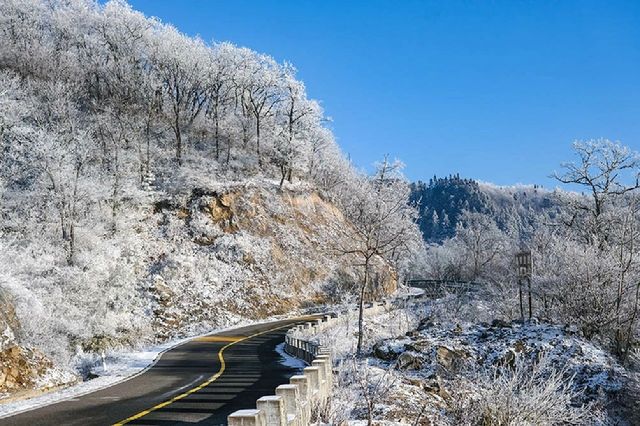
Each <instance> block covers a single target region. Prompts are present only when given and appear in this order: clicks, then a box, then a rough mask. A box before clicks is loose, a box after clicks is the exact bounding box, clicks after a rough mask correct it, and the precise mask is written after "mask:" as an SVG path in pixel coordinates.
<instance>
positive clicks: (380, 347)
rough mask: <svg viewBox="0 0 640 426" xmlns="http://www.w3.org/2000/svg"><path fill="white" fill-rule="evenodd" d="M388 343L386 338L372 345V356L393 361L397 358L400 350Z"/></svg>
mask: <svg viewBox="0 0 640 426" xmlns="http://www.w3.org/2000/svg"><path fill="white" fill-rule="evenodd" d="M390 343H391V342H390V341H388V340H383V341H381V342H377V343H376V344H375V345H373V354H374V356H375V357H376V358H379V359H381V360H384V361H394V360H395V359H397V358H398V355H399V354H400V350H399V349H398V348H397V347H395V346H394V345H391V344H390Z"/></svg>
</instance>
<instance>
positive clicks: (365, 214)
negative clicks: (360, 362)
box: [339, 157, 420, 355]
mask: <svg viewBox="0 0 640 426" xmlns="http://www.w3.org/2000/svg"><path fill="white" fill-rule="evenodd" d="M401 170H402V164H401V163H400V162H397V161H396V162H390V161H388V159H387V158H386V157H385V159H384V160H383V161H382V162H381V163H380V164H378V165H377V167H376V172H375V174H374V175H373V176H371V177H369V176H360V177H359V180H360V181H359V182H358V184H357V185H355V187H354V189H355V191H354V192H352V193H351V196H350V197H349V198H348V199H346V200H344V202H343V208H344V211H345V214H346V216H347V218H348V219H349V220H350V221H351V223H352V224H353V226H352V227H350V228H348V229H347V228H343V229H341V232H342V237H343V238H342V239H341V241H340V242H339V251H340V252H341V253H342V254H345V255H353V256H354V258H355V259H357V260H356V261H357V266H359V267H361V268H362V270H363V280H362V282H361V283H360V287H359V292H358V303H359V314H358V346H357V353H358V355H360V354H361V353H362V338H363V328H364V301H365V298H366V292H367V291H368V290H369V291H371V290H372V288H371V285H372V283H371V276H370V272H371V271H370V268H371V263H372V261H373V259H374V258H375V257H381V258H387V259H388V258H390V257H392V256H394V255H398V254H399V253H400V252H402V251H404V250H408V249H409V248H410V247H411V245H412V243H413V242H414V241H416V240H419V239H420V238H419V231H418V229H417V226H416V224H415V222H414V220H415V218H416V210H415V209H414V208H413V207H411V206H410V205H409V192H410V190H409V185H408V183H407V182H406V180H405V179H404V178H403V176H402V175H401Z"/></svg>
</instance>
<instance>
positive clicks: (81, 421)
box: [0, 318, 302, 426]
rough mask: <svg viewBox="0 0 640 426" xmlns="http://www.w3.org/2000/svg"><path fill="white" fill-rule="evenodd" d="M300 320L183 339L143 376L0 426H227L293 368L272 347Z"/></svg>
mask: <svg viewBox="0 0 640 426" xmlns="http://www.w3.org/2000/svg"><path fill="white" fill-rule="evenodd" d="M300 322H302V320H301V319H300V318H298V319H291V320H282V321H276V322H271V323H266V324H258V325H252V326H247V327H241V328H237V329H234V330H228V331H225V332H221V333H214V334H210V335H208V336H205V337H201V338H196V339H193V340H190V341H188V342H186V343H184V344H182V345H179V346H177V347H175V348H172V349H170V350H168V351H167V352H165V353H163V354H162V356H161V357H160V359H158V361H157V362H156V364H155V365H153V366H152V367H151V368H149V369H148V370H147V371H145V372H144V373H142V374H140V375H138V376H135V377H133V378H131V379H129V380H126V381H124V382H121V383H119V384H116V385H114V386H111V387H108V388H106V389H102V390H99V391H96V392H93V393H90V394H87V395H83V396H80V397H78V398H74V399H69V400H65V401H61V402H59V403H56V404H52V405H48V406H45V407H42V408H38V409H35V410H32V411H27V412H25V413H21V414H17V415H15V416H12V417H7V418H4V419H0V425H12V426H13V425H15V426H23V425H25V426H26V425H29V426H33V425H56V426H59V425H65V426H66V425H83V426H88V425H114V424H115V425H124V424H127V425H226V424H227V416H228V415H229V414H230V413H232V412H234V411H236V410H239V409H242V408H252V407H255V401H256V399H258V398H259V397H261V396H264V395H272V394H273V393H274V390H275V388H276V387H277V386H278V385H280V384H283V383H285V382H287V381H288V379H289V377H290V376H292V375H293V374H295V370H294V369H292V368H290V367H286V366H284V365H282V364H281V363H280V362H279V359H280V355H278V353H277V352H276V351H275V347H276V346H277V345H278V344H279V343H281V342H283V341H284V335H285V333H286V331H287V330H288V329H289V328H291V327H293V326H294V325H296V324H299V323H300Z"/></svg>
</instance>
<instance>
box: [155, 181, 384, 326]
mask: <svg viewBox="0 0 640 426" xmlns="http://www.w3.org/2000/svg"><path fill="white" fill-rule="evenodd" d="M154 212H155V213H154V216H153V219H154V220H156V221H157V224H158V227H157V229H156V236H157V237H158V246H159V247H162V246H167V245H168V246H170V247H171V251H170V252H164V251H163V252H162V253H160V254H159V255H158V259H162V262H157V264H156V267H155V268H154V274H153V284H152V286H151V287H150V288H151V290H152V293H153V294H154V295H155V298H156V301H157V309H156V316H157V318H158V325H159V328H160V332H161V333H166V332H170V331H171V330H172V329H173V330H175V329H179V328H180V327H183V326H184V325H185V324H186V323H188V322H193V319H194V318H196V319H198V318H199V319H204V320H207V321H210V320H214V319H215V318H216V317H218V318H225V319H226V318H238V317H242V318H252V319H257V318H261V317H265V316H269V315H274V314H282V313H286V312H289V311H291V310H294V309H298V308H302V307H305V306H309V305H313V304H317V303H324V302H326V301H328V300H330V299H332V298H335V297H340V296H343V295H344V294H342V293H343V292H345V291H348V290H349V286H353V285H355V283H357V282H358V281H359V279H360V277H359V274H360V271H359V270H358V269H357V268H355V267H353V266H352V265H353V264H354V263H355V262H354V259H353V258H350V257H343V256H340V255H339V253H338V252H337V251H336V250H335V247H336V238H338V232H337V230H338V229H339V227H348V226H350V225H349V223H348V222H347V221H346V220H345V218H344V217H343V216H342V214H341V213H340V211H339V210H338V209H337V208H336V207H335V206H334V205H333V204H331V203H329V202H327V201H325V200H323V199H322V198H321V197H320V196H319V195H318V194H317V193H316V192H314V191H308V190H285V191H279V190H277V189H275V188H273V189H268V188H264V187H250V186H235V187H233V186H232V187H227V188H224V189H218V190H208V189H194V190H193V191H191V193H190V194H189V195H188V196H185V197H182V198H179V197H178V198H175V199H171V200H168V199H165V200H161V201H158V202H156V204H155V208H154ZM176 251H177V252H179V253H184V254H186V253H188V256H189V257H190V258H191V260H192V263H196V264H201V265H202V266H203V269H202V270H200V271H199V272H200V273H202V274H203V275H205V276H208V282H207V281H205V282H199V283H197V286H198V287H199V288H200V289H201V290H203V291H204V290H206V291H207V294H206V295H205V294H203V296H205V297H202V296H200V297H197V298H194V295H193V290H194V289H195V286H192V287H191V288H189V289H186V288H184V287H183V286H182V285H180V281H182V279H181V277H180V276H179V275H180V272H179V271H176V269H175V268H174V267H173V266H172V263H173V262H171V261H170V258H175V256H176ZM176 273H177V274H178V276H176ZM373 275H374V277H375V280H376V292H378V293H390V292H393V291H394V290H395V289H396V275H395V272H394V271H393V269H392V268H391V267H390V266H389V265H388V264H387V263H386V262H384V261H383V260H382V259H376V261H375V262H374V274H373ZM192 279H193V280H196V281H200V279H198V278H197V277H193V278H192ZM194 284H196V283H194ZM211 290H213V292H211Z"/></svg>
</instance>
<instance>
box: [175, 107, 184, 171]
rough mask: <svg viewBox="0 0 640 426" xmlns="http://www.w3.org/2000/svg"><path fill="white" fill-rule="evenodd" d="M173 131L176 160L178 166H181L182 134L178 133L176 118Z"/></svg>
mask: <svg viewBox="0 0 640 426" xmlns="http://www.w3.org/2000/svg"><path fill="white" fill-rule="evenodd" d="M173 130H174V133H175V134H176V160H177V161H178V164H179V165H182V133H181V132H180V124H179V123H178V117H177V116H176V123H175V127H174V129H173Z"/></svg>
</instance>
